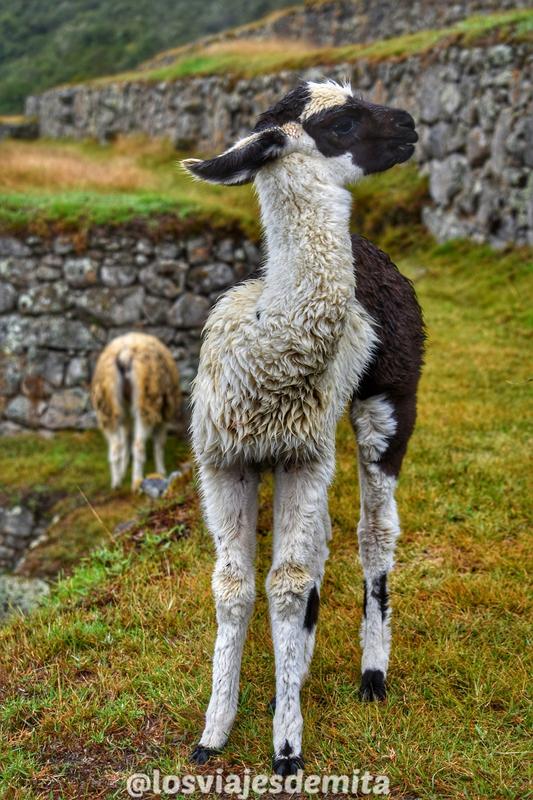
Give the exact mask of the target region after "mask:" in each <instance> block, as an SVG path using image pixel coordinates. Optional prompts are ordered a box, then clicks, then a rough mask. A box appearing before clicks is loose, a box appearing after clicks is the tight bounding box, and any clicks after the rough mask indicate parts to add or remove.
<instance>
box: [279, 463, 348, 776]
mask: <svg viewBox="0 0 533 800" xmlns="http://www.w3.org/2000/svg"><path fill="white" fill-rule="evenodd" d="M332 473H333V459H332V458H328V459H326V460H325V461H324V462H322V463H316V464H311V465H306V466H301V467H299V466H297V467H291V468H287V469H284V468H279V469H278V470H277V472H276V502H275V518H274V557H273V563H272V568H271V570H270V572H269V575H268V578H267V593H268V598H269V605H270V616H271V622H272V638H273V641H274V654H275V659H276V708H275V714H274V762H273V767H274V771H275V772H276V773H277V774H279V775H289V774H294V773H296V772H297V770H298V769H301V768H302V767H303V760H302V753H301V748H302V728H303V719H302V714H301V711H300V688H301V686H302V683H303V680H304V678H305V676H306V674H307V671H308V669H309V662H310V660H311V656H312V652H313V645H314V637H315V627H316V621H317V615H318V599H319V588H320V582H321V580H322V576H323V572H324V563H325V560H326V557H327V552H328V549H327V539H328V535H329V531H328V529H327V526H326V524H325V510H326V509H327V488H328V484H329V482H330V480H331V476H332Z"/></svg>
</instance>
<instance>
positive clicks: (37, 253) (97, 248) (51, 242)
mask: <svg viewBox="0 0 533 800" xmlns="http://www.w3.org/2000/svg"><path fill="white" fill-rule="evenodd" d="M260 257H261V256H260V251H259V249H258V247H257V246H256V245H255V244H254V243H252V242H251V241H248V240H246V239H244V238H243V237H242V236H238V235H224V234H217V235H215V234H214V233H205V234H202V235H200V236H199V235H197V234H188V235H185V236H183V237H181V238H178V237H175V236H173V235H168V237H163V238H161V239H159V240H152V239H150V238H149V237H148V236H145V235H143V234H139V232H138V231H137V232H136V231H134V230H130V229H129V228H127V227H124V228H123V229H121V228H117V229H113V230H107V229H106V230H103V229H94V230H93V231H91V232H90V233H89V234H88V236H87V241H86V243H85V244H84V246H83V248H82V249H76V248H75V246H74V242H73V241H72V240H71V239H70V238H68V237H66V236H57V237H52V238H50V239H45V238H41V237H38V236H29V237H26V238H25V239H17V238H12V237H0V434H1V433H9V432H17V431H20V430H26V429H37V430H43V429H44V430H49V431H55V430H60V429H64V428H75V429H86V428H92V427H94V425H95V419H94V415H93V412H92V410H91V407H90V402H89V382H90V377H91V374H92V370H93V367H94V363H95V361H96V358H97V355H98V353H99V352H100V350H101V349H102V348H103V346H104V345H105V344H106V343H107V342H109V341H110V340H111V339H112V338H114V337H115V336H118V335H119V334H122V333H125V332H126V331H130V330H143V331H146V332H147V333H153V334H154V335H156V336H158V337H159V338H160V339H161V340H162V341H163V342H165V343H166V344H167V345H168V347H169V348H170V349H171V351H172V353H173V355H174V357H175V359H176V361H177V363H178V366H179V369H180V374H181V379H182V383H183V389H184V391H185V392H186V393H187V391H188V389H189V385H190V381H191V380H192V378H193V376H194V374H195V372H196V365H197V357H198V352H199V347H200V333H201V329H202V326H203V324H204V322H205V320H206V317H207V314H208V312H209V309H210V307H211V305H212V304H213V303H214V302H215V300H216V299H217V298H218V297H219V295H220V294H221V293H222V292H224V291H225V290H226V289H227V288H228V287H229V286H231V285H233V284H234V283H236V282H237V281H239V280H241V279H243V278H245V277H247V276H248V275H249V274H250V273H251V272H253V271H254V270H255V269H256V268H257V267H258V265H259V263H260ZM0 557H1V554H0Z"/></svg>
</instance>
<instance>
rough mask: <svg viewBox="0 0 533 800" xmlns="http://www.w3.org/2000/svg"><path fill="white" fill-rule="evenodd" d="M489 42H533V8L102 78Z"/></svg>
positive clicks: (393, 55) (266, 67)
mask: <svg viewBox="0 0 533 800" xmlns="http://www.w3.org/2000/svg"><path fill="white" fill-rule="evenodd" d="M487 38H490V39H491V40H494V41H502V42H513V41H515V42H518V41H524V40H531V39H532V38H533V10H531V9H526V10H521V11H507V12H502V13H498V14H487V15H483V16H473V17H469V18H468V19H465V20H462V21H460V22H457V23H455V24H454V25H451V26H449V27H447V28H440V29H437V30H424V31H418V32H416V33H410V34H405V35H403V36H397V37H394V38H392V39H382V40H380V41H376V42H371V43H370V44H355V45H347V46H342V47H325V48H320V49H312V48H306V47H305V46H302V45H301V44H300V45H295V46H291V45H288V44H287V43H286V42H279V43H277V44H276V43H275V42H273V43H270V45H269V46H264V45H263V44H262V45H261V46H260V47H258V46H257V44H256V43H253V42H247V41H246V40H244V41H242V40H237V41H234V42H232V41H229V42H221V43H220V44H213V45H211V46H210V47H208V48H206V47H205V46H199V47H198V48H197V49H195V48H190V47H188V48H186V49H184V50H183V51H181V52H180V51H176V59H175V61H174V62H173V63H171V64H169V65H167V66H162V67H158V68H156V69H147V70H141V71H140V72H135V73H126V74H124V75H118V76H114V77H112V78H104V79H102V80H104V81H107V80H127V79H128V80H131V79H139V78H142V79H144V80H149V81H163V80H177V79H179V78H184V77H189V76H192V75H216V74H221V75H226V74H228V73H230V74H232V75H235V76H238V77H242V78H251V77H253V76H255V75H259V74H263V73H267V72H279V71H280V70H289V69H290V70H302V69H305V68H307V67H312V66H317V65H320V66H325V65H331V64H342V63H346V62H349V63H353V62H355V61H359V60H369V61H383V60H386V59H400V58H407V57H408V56H412V55H423V54H425V53H429V52H431V51H432V50H434V49H435V48H436V47H448V46H449V45H450V44H451V42H452V41H453V42H455V43H457V44H462V45H464V46H473V45H474V44H477V43H479V42H480V41H482V40H484V39H487Z"/></svg>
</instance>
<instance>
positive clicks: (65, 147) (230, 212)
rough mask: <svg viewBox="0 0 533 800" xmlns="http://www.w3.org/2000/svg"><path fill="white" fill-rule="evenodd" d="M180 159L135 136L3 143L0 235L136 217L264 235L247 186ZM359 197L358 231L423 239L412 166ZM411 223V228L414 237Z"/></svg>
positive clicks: (419, 189) (422, 190) (422, 193)
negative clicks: (199, 177) (208, 177)
mask: <svg viewBox="0 0 533 800" xmlns="http://www.w3.org/2000/svg"><path fill="white" fill-rule="evenodd" d="M178 159H179V155H178V154H177V153H176V152H175V151H174V149H173V148H172V146H171V145H170V144H168V143H165V142H163V141H147V140H145V139H142V138H136V137H133V138H131V137H130V138H124V139H119V140H118V141H117V142H116V143H115V144H113V145H105V146H102V145H97V144H94V143H74V142H70V143H65V142H60V143H58V142H47V141H43V140H39V141H35V142H14V141H4V142H0V162H1V163H2V170H1V172H0V230H2V229H3V230H4V231H9V230H15V231H16V230H17V229H28V228H29V229H30V230H33V231H36V232H42V233H46V232H48V231H50V230H51V229H52V230H53V229H54V227H57V228H60V229H68V228H72V229H75V230H76V231H79V230H80V228H81V229H83V228H84V227H88V226H90V225H92V224H114V225H116V224H120V223H124V222H130V221H132V220H139V219H142V220H145V221H148V223H150V220H152V222H153V224H154V225H157V224H159V221H160V219H161V216H162V215H171V216H172V217H176V218H177V219H178V220H183V221H185V222H189V223H190V224H195V225H202V224H209V225H212V226H215V227H220V226H238V227H239V228H240V229H241V230H243V231H245V232H246V233H247V234H249V235H250V236H253V237H257V236H259V228H258V209H257V203H256V199H255V195H254V193H253V189H252V188H251V187H250V186H243V187H238V188H233V187H227V186H214V185H211V184H207V183H200V182H196V181H193V180H192V179H191V177H190V176H189V175H187V174H186V173H185V172H184V171H183V170H182V169H181V168H179V165H178ZM354 195H355V199H356V203H355V206H356V212H355V217H354V225H355V227H356V229H357V230H359V231H362V232H364V233H367V234H368V235H369V236H383V235H385V227H390V229H391V230H390V236H391V237H392V239H393V240H394V241H395V240H397V239H398V238H399V237H400V238H401V240H402V244H404V243H405V236H408V237H409V238H410V239H412V238H414V237H415V235H416V236H418V235H423V233H422V230H421V227H420V224H419V217H420V208H421V205H422V203H423V201H424V200H425V199H426V197H427V187H426V181H425V180H424V179H423V178H420V177H419V176H418V174H417V171H416V169H415V168H414V167H413V166H411V165H409V166H406V167H403V168H397V169H394V170H392V171H390V172H387V173H385V174H383V175H378V176H375V177H373V178H371V179H369V180H366V181H364V182H362V183H361V184H359V185H358V186H357V187H356V188H355V190H354ZM407 224H409V225H410V226H414V227H412V229H411V231H410V232H409V230H407V228H406V227H405V226H406V225H407ZM398 226H400V228H401V230H400V231H398ZM402 226H404V227H402ZM386 244H387V245H388V246H390V245H391V242H390V241H389V240H387V241H386Z"/></svg>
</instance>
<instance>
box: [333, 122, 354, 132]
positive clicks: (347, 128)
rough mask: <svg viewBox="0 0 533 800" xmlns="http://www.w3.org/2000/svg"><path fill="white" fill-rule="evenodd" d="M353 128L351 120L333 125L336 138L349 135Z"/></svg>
mask: <svg viewBox="0 0 533 800" xmlns="http://www.w3.org/2000/svg"><path fill="white" fill-rule="evenodd" d="M354 127H355V121H354V120H353V119H341V120H339V121H338V122H336V123H335V124H334V125H333V130H334V132H335V133H336V134H338V136H346V134H347V133H351V132H352V131H353V129H354Z"/></svg>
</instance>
